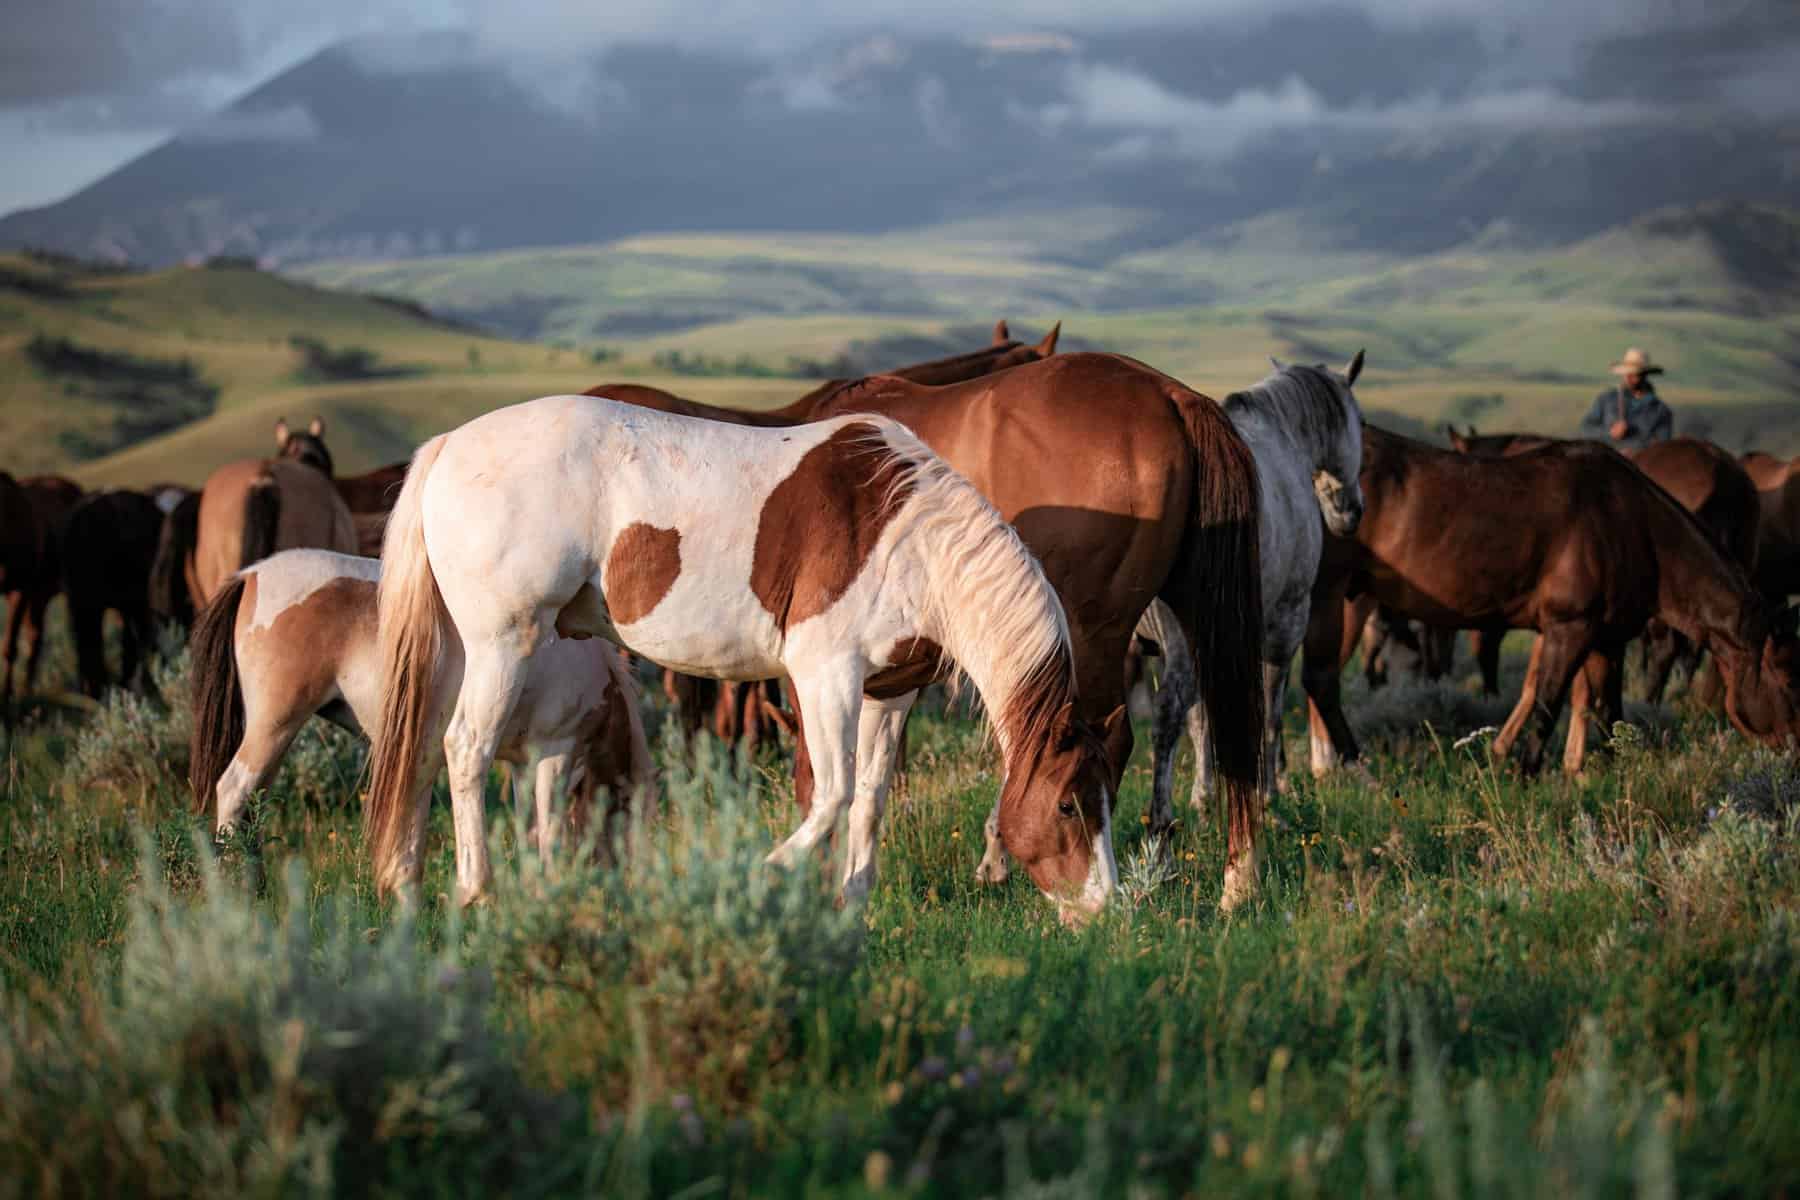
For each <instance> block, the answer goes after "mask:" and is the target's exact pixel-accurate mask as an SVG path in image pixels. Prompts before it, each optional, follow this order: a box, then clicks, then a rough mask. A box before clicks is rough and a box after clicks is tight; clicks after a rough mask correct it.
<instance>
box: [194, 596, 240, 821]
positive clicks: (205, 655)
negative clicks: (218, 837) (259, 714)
mask: <svg viewBox="0 0 1800 1200" xmlns="http://www.w3.org/2000/svg"><path fill="white" fill-rule="evenodd" d="M243 598H244V577H243V576H242V575H233V576H232V577H231V578H230V579H228V580H227V581H226V582H225V586H224V587H221V588H220V589H219V591H218V593H217V594H216V595H215V596H213V598H212V599H211V600H210V601H209V602H208V603H207V605H206V607H205V608H204V609H203V610H202V611H201V613H200V616H199V619H198V620H197V621H196V622H195V623H194V635H193V638H192V640H190V641H189V642H188V652H189V656H190V658H191V660H192V663H193V668H192V669H193V680H194V682H193V688H192V691H193V705H194V732H193V737H192V740H191V741H190V742H189V743H188V786H189V787H190V788H191V789H192V790H193V793H194V809H195V811H196V812H205V811H206V807H207V805H208V804H210V803H211V802H212V799H213V795H214V793H215V792H216V790H217V789H218V786H219V780H220V779H221V778H222V777H223V776H224V774H225V768H226V767H227V766H228V765H229V764H230V762H231V759H232V756H233V755H235V754H236V753H237V750H238V746H239V745H241V744H242V743H243V740H244V687H243V680H241V679H240V678H239V677H238V664H237V619H238V605H239V603H240V602H241V601H242V600H243Z"/></svg>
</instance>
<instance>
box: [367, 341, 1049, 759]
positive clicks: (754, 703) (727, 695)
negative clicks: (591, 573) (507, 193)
mask: <svg viewBox="0 0 1800 1200" xmlns="http://www.w3.org/2000/svg"><path fill="white" fill-rule="evenodd" d="M1061 332H1062V322H1060V321H1058V322H1057V323H1056V324H1055V325H1053V326H1051V328H1050V332H1049V333H1047V334H1046V335H1044V337H1043V339H1042V340H1040V341H1038V342H1036V343H1035V344H1032V345H1026V344H1025V343H1023V342H1018V341H1015V340H1013V336H1012V331H1011V330H1010V329H1008V328H1007V325H1006V322H1005V321H998V322H996V323H995V324H994V334H993V339H992V340H991V341H990V342H989V343H988V345H986V346H983V347H982V348H981V349H979V350H972V351H970V352H968V353H967V354H957V355H952V356H951V357H949V358H939V359H933V360H931V361H929V362H922V363H914V364H912V365H911V366H907V367H899V368H896V369H895V370H894V371H893V372H891V374H892V375H894V376H895V377H897V378H900V379H909V380H912V381H913V382H915V383H923V384H930V385H933V386H937V385H942V384H950V383H961V382H963V381H964V380H968V379H978V378H980V377H981V376H983V375H991V374H993V373H994V372H995V371H1004V370H1006V369H1007V368H1008V367H1015V366H1020V365H1022V364H1024V363H1031V362H1037V361H1039V360H1040V359H1045V358H1049V357H1050V356H1051V355H1052V354H1055V353H1056V342H1057V339H1058V337H1059V336H1060V334H1061ZM848 382H849V381H848V380H843V379H830V380H827V381H825V382H824V383H822V384H820V385H818V386H817V387H815V388H813V389H812V390H811V391H809V392H807V393H806V394H805V395H804V396H802V397H800V398H799V399H798V400H796V401H794V402H793V403H792V404H788V405H785V406H783V407H781V408H774V409H767V410H764V411H752V410H750V409H741V408H727V407H724V406H722V405H717V404H704V403H701V402H700V401H698V400H689V399H687V398H686V397H683V396H677V395H674V394H673V393H671V392H665V391H663V390H662V389H661V388H654V387H647V386H645V385H642V384H636V383H609V384H601V385H599V386H597V387H591V388H589V389H588V390H587V395H590V396H605V397H606V398H608V399H610V400H618V401H621V402H622V403H625V404H635V405H637V406H638V407H639V408H653V409H656V410H657V411H658V412H666V413H674V414H675V415H676V416H682V417H699V418H701V419H702V420H708V421H725V422H728V423H730V424H734V425H757V426H764V427H781V426H788V425H798V424H801V423H803V422H806V421H810V420H812V419H813V414H814V411H815V410H816V409H817V408H818V407H819V406H820V405H821V404H822V403H823V402H824V401H825V400H826V399H827V398H828V397H830V396H831V395H832V394H833V393H835V392H836V391H837V390H838V389H839V388H841V387H843V386H844V385H845V384H846V383H848ZM401 466H402V472H401V473H402V475H404V473H405V472H404V466H405V464H401ZM352 507H353V508H354V505H353V506H352ZM390 507H391V504H390ZM370 553H374V554H379V553H380V549H379V547H377V548H376V549H375V550H373V551H370ZM780 693H781V685H780V684H779V683H778V682H776V681H774V680H763V681H759V682H755V683H746V682H742V681H736V680H718V679H700V678H697V677H694V676H683V675H681V674H680V673H678V672H676V671H667V670H665V671H664V672H663V694H664V695H666V696H667V697H668V698H669V700H670V702H671V703H673V704H674V705H675V706H676V707H677V708H678V709H679V710H680V712H681V721H682V726H683V728H684V729H685V730H686V731H687V734H688V736H689V737H690V738H691V737H692V736H693V735H694V734H696V733H698V732H699V731H700V729H701V728H702V727H703V726H705V725H706V724H707V722H708V717H709V716H710V718H711V728H712V732H713V734H714V736H716V737H718V738H719V740H721V741H723V742H726V743H727V744H736V743H739V742H742V743H745V744H746V745H748V746H749V748H750V749H751V750H752V751H755V750H756V749H758V748H759V747H760V746H761V745H762V744H763V741H764V739H765V737H766V738H773V737H774V736H775V730H776V729H777V728H786V726H787V721H786V719H785V718H784V717H783V716H782V715H779V714H780V713H781V694H780Z"/></svg>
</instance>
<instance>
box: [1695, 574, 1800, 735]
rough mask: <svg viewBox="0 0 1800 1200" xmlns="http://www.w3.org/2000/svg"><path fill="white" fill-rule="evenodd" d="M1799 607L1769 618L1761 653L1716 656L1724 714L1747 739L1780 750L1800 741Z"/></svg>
mask: <svg viewBox="0 0 1800 1200" xmlns="http://www.w3.org/2000/svg"><path fill="white" fill-rule="evenodd" d="M1797 623H1800V608H1795V607H1788V606H1784V607H1782V608H1780V609H1778V610H1776V611H1775V612H1774V613H1773V615H1772V616H1771V617H1770V618H1769V620H1768V624H1767V632H1766V633H1765V635H1764V636H1763V639H1762V644H1761V647H1760V653H1758V651H1757V650H1756V649H1750V650H1748V651H1747V652H1745V653H1741V654H1736V655H1732V654H1729V653H1720V652H1719V647H1717V646H1714V647H1713V651H1714V655H1715V656H1716V657H1717V658H1718V659H1719V665H1720V667H1721V669H1722V673H1723V674H1724V676H1725V714H1726V716H1727V717H1729V718H1730V719H1731V723H1732V724H1733V725H1735V726H1737V728H1738V729H1739V731H1741V732H1742V733H1744V734H1745V735H1746V736H1748V737H1751V738H1754V739H1756V740H1757V741H1760V742H1763V743H1765V744H1767V745H1770V746H1774V747H1777V748H1786V747H1789V746H1792V745H1794V744H1795V743H1797V742H1800V636H1796V624H1797Z"/></svg>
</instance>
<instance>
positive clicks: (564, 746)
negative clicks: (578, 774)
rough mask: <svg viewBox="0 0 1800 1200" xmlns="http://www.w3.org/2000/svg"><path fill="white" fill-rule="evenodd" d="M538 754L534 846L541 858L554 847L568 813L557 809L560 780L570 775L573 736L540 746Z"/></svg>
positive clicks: (534, 789)
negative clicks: (535, 841)
mask: <svg viewBox="0 0 1800 1200" xmlns="http://www.w3.org/2000/svg"><path fill="white" fill-rule="evenodd" d="M540 749H541V751H542V753H540V754H539V755H538V760H537V770H536V772H535V774H536V783H535V785H534V786H533V789H532V790H533V791H534V792H535V793H536V797H535V799H536V802H537V803H536V808H537V848H538V853H539V854H540V855H542V856H543V857H544V858H549V857H550V855H551V853H552V852H553V851H554V850H555V849H556V837H557V833H558V831H559V830H560V828H561V827H562V825H563V824H565V822H566V820H567V816H568V814H567V813H566V812H559V811H558V810H559V809H561V808H562V804H561V803H560V801H561V799H562V788H563V783H564V782H565V781H566V780H567V779H568V777H569V766H570V764H571V763H572V762H573V761H574V759H575V742H574V740H573V739H567V740H560V741H556V742H552V743H550V744H549V745H548V746H545V747H540Z"/></svg>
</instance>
